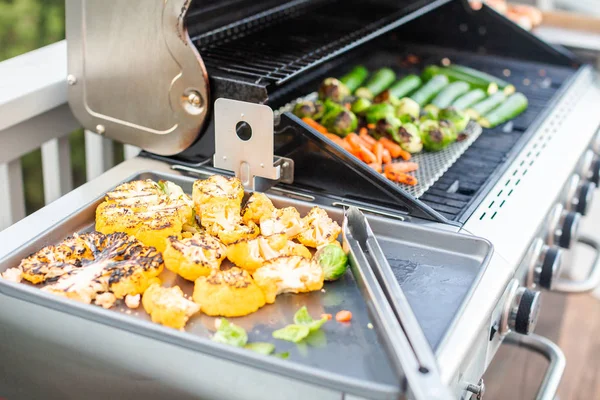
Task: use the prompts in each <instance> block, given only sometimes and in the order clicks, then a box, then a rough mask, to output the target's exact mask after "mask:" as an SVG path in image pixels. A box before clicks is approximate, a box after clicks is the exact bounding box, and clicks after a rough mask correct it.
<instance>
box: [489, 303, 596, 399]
mask: <svg viewBox="0 0 600 400" xmlns="http://www.w3.org/2000/svg"><path fill="white" fill-rule="evenodd" d="M542 301H543V306H542V313H541V315H540V320H539V322H538V326H537V328H536V333H538V334H540V335H544V336H546V337H548V338H550V339H551V340H553V341H554V342H555V343H557V344H558V345H559V346H560V347H561V349H562V350H563V352H564V353H565V356H566V358H567V367H566V370H565V373H564V375H563V379H562V383H561V386H560V388H559V392H558V399H560V400H593V399H600V300H598V298H596V297H593V296H592V295H570V296H564V295H560V294H554V293H544V294H543V299H542ZM546 367H547V362H546V360H545V359H543V358H542V357H541V356H538V355H536V354H533V353H530V352H528V351H525V350H523V349H516V348H512V347H510V346H503V347H502V348H501V349H500V351H499V352H498V354H497V356H496V358H495V359H494V362H493V363H492V365H491V366H490V368H489V369H488V372H487V373H486V375H485V377H484V380H485V383H486V395H485V399H486V400H490V399H491V400H501V399H502V400H506V399H511V400H532V399H535V394H536V392H537V390H538V388H539V384H540V382H541V380H542V377H543V374H544V372H545V369H546Z"/></svg>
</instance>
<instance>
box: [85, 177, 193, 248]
mask: <svg viewBox="0 0 600 400" xmlns="http://www.w3.org/2000/svg"><path fill="white" fill-rule="evenodd" d="M161 183H162V186H161V184H158V183H156V182H153V181H152V180H149V179H148V180H145V181H133V182H127V183H124V184H122V185H119V186H118V187H117V188H115V189H114V190H113V191H111V192H109V193H107V194H106V197H105V200H104V202H102V203H101V204H100V205H99V206H98V207H97V208H96V230H97V231H99V232H102V233H104V234H109V233H113V232H125V233H127V234H129V235H132V236H135V237H136V238H137V239H138V240H140V241H141V242H142V243H144V244H145V245H147V246H153V247H156V249H158V250H159V251H163V250H164V249H165V245H166V243H165V241H166V238H167V237H169V236H175V235H180V234H181V231H182V229H183V225H184V224H186V223H190V222H192V221H193V212H192V207H191V204H192V203H191V201H190V200H189V197H187V195H186V194H185V193H183V190H182V189H181V188H179V187H178V186H177V185H175V184H174V183H172V182H161ZM176 187H177V188H178V189H175V188H176ZM163 188H168V190H169V192H168V193H167V192H165V190H167V189H163Z"/></svg>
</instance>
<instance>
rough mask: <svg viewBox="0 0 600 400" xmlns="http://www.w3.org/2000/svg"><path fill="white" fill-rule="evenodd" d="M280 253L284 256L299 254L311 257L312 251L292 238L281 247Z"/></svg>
mask: <svg viewBox="0 0 600 400" xmlns="http://www.w3.org/2000/svg"><path fill="white" fill-rule="evenodd" d="M281 255H284V256H300V257H304V258H311V257H312V253H311V252H310V250H309V249H308V248H307V247H306V246H304V245H303V244H300V243H296V242H294V241H292V240H288V242H287V244H286V245H285V247H284V248H283V249H281Z"/></svg>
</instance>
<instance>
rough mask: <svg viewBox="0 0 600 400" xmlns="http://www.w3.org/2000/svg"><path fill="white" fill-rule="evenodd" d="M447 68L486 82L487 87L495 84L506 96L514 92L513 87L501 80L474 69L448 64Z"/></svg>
mask: <svg viewBox="0 0 600 400" xmlns="http://www.w3.org/2000/svg"><path fill="white" fill-rule="evenodd" d="M448 68H449V69H451V70H454V71H458V72H460V73H462V74H465V75H468V76H470V77H472V78H473V79H480V80H481V81H482V82H488V85H489V84H495V85H496V86H497V87H498V89H500V90H502V91H503V92H504V94H506V95H511V94H513V93H514V92H515V87H514V86H513V85H511V84H510V83H508V82H506V81H505V80H503V79H500V78H498V77H495V76H493V75H490V74H487V73H485V72H482V71H478V70H476V69H473V68H469V67H465V66H464V65H458V64H450V65H449V66H448Z"/></svg>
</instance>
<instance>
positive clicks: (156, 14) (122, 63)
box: [66, 0, 210, 155]
mask: <svg viewBox="0 0 600 400" xmlns="http://www.w3.org/2000/svg"><path fill="white" fill-rule="evenodd" d="M189 4H190V0H165V1H161V2H147V1H142V0H130V1H119V0H107V1H102V2H98V1H83V0H67V4H66V10H67V13H66V14H67V21H66V22H67V23H66V30H67V37H68V40H67V47H68V71H69V75H68V77H67V80H68V83H69V91H68V94H69V104H70V106H71V109H72V111H73V113H74V114H75V116H76V117H77V119H78V120H79V121H80V122H81V123H82V125H83V126H84V127H85V128H86V129H89V130H91V131H94V132H96V133H99V134H102V135H106V136H107V137H110V138H111V139H115V140H118V141H120V142H125V143H128V144H132V145H135V146H139V147H141V148H142V149H144V150H148V151H150V152H152V153H156V154H160V155H173V154H177V153H179V152H181V151H183V150H185V149H186V148H188V147H189V146H191V145H192V143H193V142H194V141H195V140H196V138H197V137H198V135H199V133H200V131H201V129H202V126H203V125H204V122H205V120H206V116H207V113H208V107H209V105H210V98H209V85H208V76H207V73H206V70H205V68H204V63H203V62H202V59H201V58H200V55H199V54H198V51H197V50H196V48H195V47H194V45H193V44H192V43H191V41H190V39H189V36H188V34H187V30H186V28H185V26H184V17H185V15H186V13H187V8H188V6H189ZM174 28H175V29H174ZM134 37H135V38H136V40H131V39H129V40H124V39H123V38H134Z"/></svg>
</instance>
